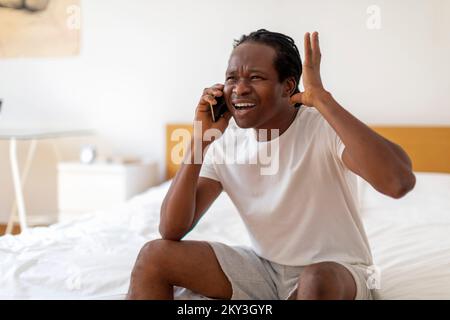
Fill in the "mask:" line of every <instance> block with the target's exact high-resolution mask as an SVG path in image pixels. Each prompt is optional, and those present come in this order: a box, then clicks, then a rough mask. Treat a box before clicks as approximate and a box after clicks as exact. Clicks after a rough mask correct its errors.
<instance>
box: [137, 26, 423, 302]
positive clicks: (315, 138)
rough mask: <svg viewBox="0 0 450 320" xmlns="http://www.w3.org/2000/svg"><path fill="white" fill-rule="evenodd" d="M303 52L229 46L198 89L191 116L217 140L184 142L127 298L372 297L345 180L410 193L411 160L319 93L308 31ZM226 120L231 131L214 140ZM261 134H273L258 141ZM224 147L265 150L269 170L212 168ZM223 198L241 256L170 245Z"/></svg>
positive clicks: (246, 43) (271, 36) (267, 38)
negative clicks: (237, 218)
mask: <svg viewBox="0 0 450 320" xmlns="http://www.w3.org/2000/svg"><path fill="white" fill-rule="evenodd" d="M304 46H305V61H304V63H303V68H302V64H301V62H300V61H301V60H300V55H299V53H298V50H297V47H296V46H295V44H294V41H293V40H292V39H291V38H290V37H287V36H285V35H283V34H280V33H274V32H269V31H267V30H264V29H262V30H258V31H256V32H253V33H251V34H250V35H247V36H243V37H242V38H241V39H240V40H239V41H237V42H236V43H235V46H234V50H233V51H232V54H231V56H230V59H229V63H228V68H227V71H226V82H225V84H224V85H222V84H217V85H215V86H213V87H211V88H207V89H205V90H204V92H203V96H202V97H201V99H200V102H199V104H198V106H197V109H196V115H195V120H197V121H201V122H202V130H203V131H202V136H203V134H204V133H205V132H206V131H207V130H208V129H211V128H214V129H219V130H220V131H221V132H224V134H223V135H222V137H221V138H220V139H218V140H216V141H215V142H214V143H211V142H210V141H203V143H201V144H200V146H199V144H197V145H195V144H194V143H191V148H190V149H189V151H188V154H187V155H186V157H187V158H188V159H189V160H192V161H190V162H191V163H192V164H183V165H182V166H181V168H180V170H179V171H178V173H177V175H176V176H175V178H174V180H173V182H172V184H171V186H170V189H169V191H168V193H167V195H166V197H165V199H164V202H163V204H162V208H161V221H160V228H159V229H160V233H161V235H162V239H160V240H154V241H151V242H149V243H147V244H146V245H145V246H144V247H143V248H142V250H141V252H140V254H139V257H138V259H137V261H136V265H135V267H134V270H133V272H132V276H131V283H130V289H129V293H128V298H130V299H172V298H173V286H180V287H184V288H187V289H190V290H191V291H194V292H196V293H198V294H201V295H204V296H206V297H210V298H216V299H230V298H231V299H371V298H372V297H371V290H370V289H371V288H370V286H368V282H367V277H368V275H369V270H370V267H371V266H372V256H371V252H370V248H369V244H368V241H367V237H366V234H365V231H364V228H363V225H362V223H361V220H360V217H359V214H358V206H357V199H356V175H359V176H361V177H362V178H363V179H365V180H366V181H368V182H369V183H370V184H371V185H372V186H373V187H374V188H375V189H377V190H378V191H379V192H381V193H384V194H386V195H388V196H391V197H393V198H400V197H402V196H403V195H405V194H406V193H407V192H408V191H410V190H411V189H412V188H413V187H414V185H415V177H414V174H413V173H412V169H411V162H410V159H409V158H408V156H407V155H406V153H405V152H404V151H403V150H402V149H401V148H400V147H399V146H398V145H395V144H394V143H392V142H390V141H388V140H386V139H384V138H383V137H381V136H379V135H378V134H376V133H375V132H374V131H372V130H371V129H370V128H368V127H367V126H366V125H365V124H363V123H362V122H361V121H359V120H358V119H356V118H355V117H354V116H352V115H351V114H350V113H349V112H348V111H346V110H345V109H344V108H343V107H341V106H340V105H339V104H338V103H337V102H336V101H335V100H334V98H333V96H332V95H331V94H330V93H329V92H327V91H326V90H325V89H324V87H323V85H322V81H321V77H320V60H321V53H320V48H319V38H318V33H317V32H315V33H313V34H312V35H310V34H309V33H307V34H306V35H305V39H304ZM302 69H303V86H304V91H303V92H300V91H299V90H298V84H299V80H300V75H301V72H302ZM221 96H223V97H224V98H225V100H226V103H227V106H228V109H229V112H227V113H225V115H224V116H223V117H222V118H221V119H220V120H219V121H218V122H212V121H211V114H210V104H212V105H214V104H215V103H216V102H217V101H216V98H218V97H221ZM294 105H295V106H294ZM299 105H302V106H301V107H299ZM231 117H233V118H234V121H235V124H236V125H235V126H234V127H232V126H230V127H229V130H226V131H225V129H226V128H227V127H228V124H229V120H230V118H231ZM260 129H269V133H270V132H273V131H270V130H271V129H278V130H279V135H278V136H277V135H276V134H275V135H273V133H272V134H269V136H268V137H266V139H264V138H261V136H260V135H257V134H256V133H257V131H258V130H260ZM235 137H238V138H239V139H237V140H234V139H233V138H235ZM235 141H237V146H236V150H235V155H236V156H237V157H239V155H241V154H243V153H245V152H246V151H247V150H248V149H251V148H253V149H255V150H257V149H258V148H261V147H262V146H267V144H273V146H274V147H275V149H274V150H278V151H279V152H278V157H279V159H278V161H279V166H278V170H277V172H276V173H273V174H269V175H262V174H261V172H260V170H259V169H260V165H258V164H256V165H255V164H251V165H248V164H239V163H234V164H229V163H220V162H218V161H216V160H217V159H218V158H219V156H218V155H223V154H225V153H226V149H225V147H227V146H230V145H231V144H232V143H235ZM275 142H276V144H275ZM277 146H278V147H277ZM195 148H201V151H204V150H205V149H207V153H206V160H205V162H204V163H197V164H196V163H194V161H193V160H194V154H195V152H194V151H195ZM277 148H278V149H277ZM238 162H239V161H238ZM355 174H356V175H355ZM222 190H225V191H226V192H227V194H228V195H229V196H230V198H231V200H232V201H233V202H234V204H235V205H236V208H237V209H238V211H239V214H240V215H241V217H242V219H243V221H244V223H245V225H246V227H247V230H248V232H249V235H250V238H251V240H252V248H244V247H230V246H227V245H224V244H221V243H217V242H210V243H208V242H202V241H180V240H181V239H182V238H183V237H184V236H185V234H186V233H187V232H188V231H189V230H191V229H192V228H193V227H194V226H195V224H196V223H197V222H198V221H199V219H200V218H201V216H202V215H203V214H204V213H205V212H206V211H207V209H208V207H209V206H210V205H211V204H212V203H213V201H214V200H215V199H216V198H217V197H218V196H219V194H220V193H221V192H222Z"/></svg>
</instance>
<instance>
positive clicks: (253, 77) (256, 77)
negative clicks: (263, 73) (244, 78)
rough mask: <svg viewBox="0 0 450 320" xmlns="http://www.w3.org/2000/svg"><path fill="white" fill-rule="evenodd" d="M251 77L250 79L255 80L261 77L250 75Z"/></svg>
mask: <svg viewBox="0 0 450 320" xmlns="http://www.w3.org/2000/svg"><path fill="white" fill-rule="evenodd" d="M251 79H252V80H255V79H257V80H259V79H262V78H261V77H260V76H252V77H251Z"/></svg>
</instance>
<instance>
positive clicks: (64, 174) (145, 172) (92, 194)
mask: <svg viewBox="0 0 450 320" xmlns="http://www.w3.org/2000/svg"><path fill="white" fill-rule="evenodd" d="M157 183H158V165H157V163H148V164H122V163H93V164H82V163H77V162H63V163H59V165H58V208H59V217H58V220H59V221H64V222H66V221H70V220H72V219H73V218H76V217H77V216H79V215H80V214H82V213H87V212H90V211H95V210H104V209H108V208H111V207H114V206H116V205H119V204H121V203H123V202H124V201H126V200H128V199H130V198H131V197H133V196H134V195H137V194H139V193H141V192H144V191H145V190H146V189H148V188H150V187H152V186H154V185H156V184H157Z"/></svg>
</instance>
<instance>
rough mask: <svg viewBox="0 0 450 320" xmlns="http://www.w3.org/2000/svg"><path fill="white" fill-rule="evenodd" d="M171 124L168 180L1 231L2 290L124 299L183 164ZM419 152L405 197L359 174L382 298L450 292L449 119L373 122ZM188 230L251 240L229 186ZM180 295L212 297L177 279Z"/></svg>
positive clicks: (14, 295)
mask: <svg viewBox="0 0 450 320" xmlns="http://www.w3.org/2000/svg"><path fill="white" fill-rule="evenodd" d="M180 128H181V129H183V130H187V131H189V130H190V126H189V125H186V124H171V125H168V126H167V150H168V151H167V152H168V153H167V154H168V161H167V163H166V167H167V177H168V180H167V181H166V182H164V183H163V184H161V185H159V186H156V187H153V188H151V189H149V190H147V191H146V192H144V193H142V194H140V195H138V196H136V197H134V198H132V199H131V200H129V201H127V202H125V203H123V204H122V205H120V206H118V207H115V208H113V209H110V210H104V211H98V212H89V213H86V214H85V215H83V216H81V217H80V218H79V219H77V220H75V221H73V222H70V223H59V224H55V225H52V226H49V227H39V228H33V229H31V230H30V232H29V233H27V234H21V235H17V236H11V235H7V236H3V237H0V299H123V298H124V297H125V294H126V292H127V289H128V283H129V276H130V272H131V269H132V267H133V265H134V262H135V259H136V257H137V254H138V252H139V250H140V248H141V247H142V245H143V244H144V243H146V242H147V241H150V240H152V239H156V238H159V233H158V222H159V209H160V205H161V202H162V200H163V197H164V195H165V193H166V192H167V189H168V187H169V184H170V179H171V178H172V177H173V175H174V173H175V172H176V169H177V164H176V163H174V162H172V161H171V160H169V159H171V158H170V150H172V148H173V147H174V146H175V145H176V144H177V143H179V141H174V139H173V132H174V131H175V130H176V129H180ZM374 129H375V130H376V131H378V132H380V133H381V134H383V135H384V136H386V137H388V138H390V139H391V140H393V141H395V142H397V143H399V144H400V145H402V146H403V147H404V148H405V149H406V150H407V151H408V153H409V154H410V155H411V157H412V159H413V162H414V170H415V172H416V177H417V184H416V188H415V189H414V190H413V191H412V192H410V193H409V194H408V195H407V196H405V197H404V198H402V199H400V200H393V199H390V198H388V197H385V196H383V195H381V194H379V193H377V192H376V191H374V189H373V188H372V187H371V186H370V185H368V184H367V183H366V182H365V181H363V180H362V179H360V180H359V185H360V188H359V196H360V206H361V215H362V219H363V222H364V225H365V228H366V231H367V234H368V238H369V242H370V245H371V248H372V253H373V256H374V262H375V264H376V265H377V266H378V268H379V271H380V274H381V278H380V283H379V285H380V289H378V290H376V291H375V298H376V299H450V128H444V127H441V128H436V127H432V128H430V127H422V128H418V127H415V128H406V127H374ZM186 239H191V240H213V241H221V242H223V243H227V244H230V245H249V243H250V241H249V238H248V236H247V234H246V231H245V227H244V225H243V223H242V222H241V221H240V219H239V217H238V215H237V212H236V209H235V207H234V206H233V204H232V203H231V201H230V199H229V198H228V197H227V195H226V194H225V193H222V194H221V195H220V196H219V198H218V199H217V200H216V202H215V203H214V204H213V205H212V206H211V207H210V209H209V211H208V213H207V214H206V215H205V216H204V218H202V220H201V221H200V222H199V224H198V225H197V226H196V228H195V229H194V230H193V231H192V232H190V233H189V234H188V235H187V237H186ZM175 293H176V294H175V295H176V298H177V299H206V298H205V297H202V296H199V295H196V294H195V293H193V292H190V291H189V290H185V289H183V288H176V290H175Z"/></svg>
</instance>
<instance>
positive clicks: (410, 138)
mask: <svg viewBox="0 0 450 320" xmlns="http://www.w3.org/2000/svg"><path fill="white" fill-rule="evenodd" d="M371 128H372V129H373V130H375V131H376V132H378V133H379V134H381V135H382V136H384V137H385V138H387V139H389V140H391V141H393V142H395V143H397V144H398V145H400V146H402V148H403V149H404V150H405V151H406V152H407V153H408V155H409V156H410V158H411V160H412V162H413V169H414V171H416V172H445V173H450V127H415V126H411V127H404V126H371ZM176 129H182V131H181V132H183V130H185V131H184V132H185V133H191V132H192V125H191V124H187V123H181V124H180V123H179V124H168V125H167V126H166V177H167V179H170V178H173V177H174V176H175V173H176V172H177V170H178V167H179V165H178V164H177V163H175V162H174V161H172V157H171V154H172V151H173V150H174V149H173V148H174V147H177V148H180V138H179V137H178V138H177V137H176V136H177V135H176V134H174V131H175V130H176ZM178 133H180V131H178ZM174 139H175V140H174Z"/></svg>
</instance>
